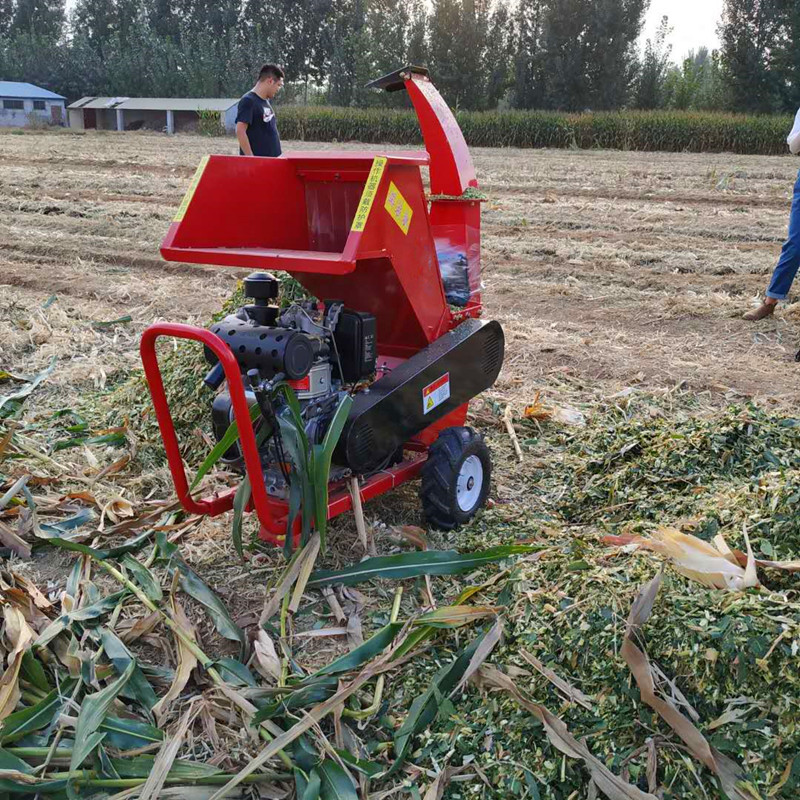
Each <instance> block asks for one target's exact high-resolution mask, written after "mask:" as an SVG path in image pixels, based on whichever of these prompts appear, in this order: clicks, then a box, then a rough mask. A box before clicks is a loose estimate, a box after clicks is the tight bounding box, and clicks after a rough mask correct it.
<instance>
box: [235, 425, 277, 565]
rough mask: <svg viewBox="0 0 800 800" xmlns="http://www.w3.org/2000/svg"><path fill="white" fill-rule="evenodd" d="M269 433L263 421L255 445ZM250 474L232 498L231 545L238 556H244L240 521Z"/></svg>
mask: <svg viewBox="0 0 800 800" xmlns="http://www.w3.org/2000/svg"><path fill="white" fill-rule="evenodd" d="M270 433H271V427H270V426H268V425H267V424H266V422H264V423H263V424H262V425H261V427H260V428H259V429H258V431H257V433H256V446H257V447H261V446H262V445H263V444H264V442H265V441H266V440H267V438H268V436H269V434H270ZM250 494H251V487H250V476H249V475H245V476H244V478H242V482H241V483H240V484H239V486H238V488H237V489H236V494H235V495H234V498H233V526H232V528H231V536H232V537H233V546H234V548H235V549H236V552H237V553H238V555H239V558H242V559H243V558H244V549H243V547H242V523H243V522H244V512H245V509H246V508H247V504H248V503H249V502H250Z"/></svg>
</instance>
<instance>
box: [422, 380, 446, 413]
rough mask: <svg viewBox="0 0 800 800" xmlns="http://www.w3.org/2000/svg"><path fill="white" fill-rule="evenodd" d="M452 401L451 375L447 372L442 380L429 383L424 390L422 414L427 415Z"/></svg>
mask: <svg viewBox="0 0 800 800" xmlns="http://www.w3.org/2000/svg"><path fill="white" fill-rule="evenodd" d="M449 399H450V373H449V372H445V374H444V375H442V377H441V378H437V379H436V380H435V381H434V382H433V383H429V384H428V385H427V386H426V387H425V388H424V389H423V390H422V413H423V414H427V413H429V412H431V411H433V409H434V408H436V406H440V405H441V404H442V403H444V401H445V400H449Z"/></svg>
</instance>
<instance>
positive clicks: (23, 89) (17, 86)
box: [0, 81, 66, 100]
mask: <svg viewBox="0 0 800 800" xmlns="http://www.w3.org/2000/svg"><path fill="white" fill-rule="evenodd" d="M0 97H21V98H23V99H25V100H30V99H34V100H66V98H65V97H64V96H63V95H60V94H56V93H55V92H51V91H48V90H47V89H42V87H41V86H34V85H33V84H32V83H17V82H16V81H0Z"/></svg>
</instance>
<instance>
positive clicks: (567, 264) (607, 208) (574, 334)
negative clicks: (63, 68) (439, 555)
mask: <svg viewBox="0 0 800 800" xmlns="http://www.w3.org/2000/svg"><path fill="white" fill-rule="evenodd" d="M284 146H285V149H287V150H288V149H293V148H303V149H317V148H326V149H330V148H333V147H336V148H346V149H365V148H359V146H358V145H316V144H313V143H305V142H304V143H299V142H286V143H285V145H284ZM369 149H371V150H378V151H380V150H384V149H395V148H393V147H391V146H387V147H385V148H383V147H373V146H369ZM233 152H234V145H233V143H232V141H230V140H223V139H214V138H204V137H199V136H177V137H166V136H163V135H160V134H149V133H125V134H117V133H86V134H82V135H75V134H71V133H68V132H61V133H35V134H34V133H30V134H28V133H25V134H20V135H14V134H13V133H2V134H0V374H2V372H3V371H7V372H10V373H13V374H17V375H19V374H24V375H33V374H35V373H38V372H40V371H41V370H43V369H44V368H45V367H47V366H48V365H49V364H50V363H51V361H52V359H53V358H55V367H54V370H53V372H52V374H51V375H50V376H49V377H48V378H47V379H46V381H44V382H43V383H42V384H41V386H39V387H38V388H37V389H36V391H35V394H34V395H32V397H31V398H29V400H28V401H26V405H25V413H24V419H25V421H26V422H27V423H29V425H30V424H31V423H32V427H30V431H31V433H30V434H29V435H30V439H29V442H30V443H31V444H32V445H33V444H35V442H36V424H37V421H38V420H40V419H42V420H43V419H44V418H45V417H47V416H52V414H53V412H56V411H59V410H61V409H74V408H77V407H79V406H80V404H81V401H82V399H83V398H85V397H86V396H89V395H94V394H96V393H97V392H98V390H103V389H104V388H107V389H111V388H113V387H114V386H115V385H118V384H120V383H122V382H123V381H124V380H125V379H126V378H127V377H128V376H129V375H130V374H131V372H132V371H133V370H136V369H138V368H139V366H140V361H139V355H138V341H139V337H140V335H141V332H142V331H143V330H144V328H145V327H146V326H147V325H149V324H150V323H152V322H153V321H154V320H156V319H163V320H168V321H177V322H187V323H195V324H200V325H203V324H205V323H206V322H207V320H208V319H209V317H210V316H211V315H212V314H213V313H215V312H217V311H218V310H219V308H220V305H221V303H222V302H223V300H224V299H225V298H226V297H228V296H229V295H230V294H231V293H232V291H233V290H234V287H235V284H236V281H237V279H239V278H241V277H243V276H244V275H245V274H247V271H246V270H234V269H224V268H219V269H214V268H202V267H195V266H189V265H182V264H170V263H166V262H164V261H163V260H162V259H161V257H160V255H159V252H158V249H159V245H160V242H161V240H162V238H163V236H164V235H165V233H166V231H167V228H168V225H169V222H170V220H171V219H172V217H173V215H174V213H175V209H176V207H177V206H178V204H179V203H180V199H181V197H182V195H183V193H184V191H185V189H186V187H187V185H188V183H189V180H190V178H191V176H192V174H193V173H194V170H195V167H196V165H197V163H198V161H199V160H200V158H201V156H202V155H203V154H205V153H228V154H230V153H233ZM473 157H474V159H475V161H476V165H477V171H478V176H479V181H480V185H481V189H482V190H483V191H484V192H485V193H486V195H487V201H486V203H485V204H484V207H483V222H482V233H483V246H482V258H483V265H484V281H485V292H484V302H485V307H486V313H485V316H486V317H487V318H490V319H491V318H494V319H498V320H499V321H500V322H501V323H502V324H503V326H504V329H505V333H506V361H505V365H504V368H503V371H502V373H501V377H500V379H499V381H498V383H497V385H496V386H495V387H494V388H493V389H492V391H491V392H489V393H487V396H488V398H489V399H490V400H496V401H497V402H498V403H499V404H500V405H501V406H503V405H505V404H510V405H511V406H512V407H513V408H514V410H515V412H516V413H517V414H519V413H520V412H521V410H522V408H523V406H524V405H526V404H527V403H529V402H531V401H532V400H533V399H534V397H535V396H536V395H537V392H540V393H541V394H542V395H543V396H544V397H545V398H547V400H548V402H552V403H553V404H556V405H559V404H562V405H563V404H567V403H568V404H570V405H574V406H579V407H582V408H583V407H586V408H588V407H590V406H591V405H592V403H593V402H595V401H598V400H599V399H600V398H608V397H611V396H614V395H615V394H617V393H619V392H624V390H626V389H627V388H628V387H631V386H636V387H638V388H640V389H642V390H643V391H654V392H659V391H661V390H664V389H673V388H675V387H676V386H682V387H683V388H685V389H687V390H689V391H690V392H691V393H692V394H693V395H694V394H696V395H697V397H698V398H702V405H703V406H704V407H712V406H717V407H718V406H721V405H723V404H724V403H725V402H727V401H729V400H741V399H743V398H745V397H754V398H756V399H757V400H759V401H761V402H764V403H767V404H774V405H775V406H777V407H779V408H781V409H782V408H790V407H791V406H792V405H793V403H794V401H795V399H796V396H797V392H796V389H795V386H796V380H797V375H798V371H800V365H798V364H796V363H795V361H794V354H795V351H796V350H797V348H798V347H800V303H796V304H792V303H790V304H788V305H785V306H783V307H782V308H781V309H780V310H779V311H778V313H777V314H776V315H775V318H774V319H771V320H768V321H765V322H762V323H758V324H755V325H754V324H752V323H746V322H744V321H742V320H741V319H740V317H741V314H742V313H743V312H744V311H746V310H747V309H748V308H750V307H751V306H752V305H753V304H755V303H756V302H757V299H758V295H759V293H760V292H763V290H764V288H765V286H766V283H767V281H768V279H769V274H770V272H771V270H772V267H773V265H774V263H775V260H776V258H777V255H778V253H779V251H780V246H781V243H782V241H783V238H784V236H785V231H786V224H787V219H788V210H789V202H790V197H791V190H792V185H793V182H794V179H795V166H796V165H795V163H794V162H793V161H791V160H790V159H789V158H780V157H756V156H751V157H745V156H733V155H726V154H721V155H698V154H664V153H626V152H612V151H565V150H513V149H480V148H478V149H474V150H473ZM126 317H130V321H123V322H119V323H117V324H112V325H104V324H101V325H98V323H109V322H112V321H114V320H120V319H123V320H124V318H126ZM7 386H8V384H6V385H4V386H2V388H0V394H4V393H5V392H6V387H7ZM16 386H17V384H14V388H16ZM122 412H123V414H124V409H123V410H122ZM88 422H89V423H90V426H91V427H92V428H93V429H96V428H97V427H99V426H100V425H101V423H100V421H98V420H89V421H88ZM473 424H476V425H477V426H478V427H481V428H482V429H483V430H486V432H487V433H488V434H489V440H490V444H491V445H492V448H493V453H494V458H495V463H496V466H497V469H496V473H495V480H494V489H493V497H494V499H495V501H496V503H497V507H496V513H499V512H498V509H499V510H500V511H501V512H502V515H503V517H504V519H505V521H507V522H509V523H514V522H515V520H518V522H519V531H518V534H519V535H523V534H524V532H525V531H524V528H523V526H524V524H525V523H526V522H527V520H530V519H532V518H533V517H535V515H536V514H537V513H539V512H541V510H542V506H541V504H539V505H537V503H539V500H537V498H536V497H535V496H533V493H532V492H530V491H529V486H531V485H532V482H533V481H534V479H535V477H534V476H535V475H537V474H538V473H537V470H541V469H543V468H546V466H547V465H546V462H544V461H542V462H540V461H538V460H537V458H538V456H539V455H542V454H540V453H538V452H537V450H536V446H535V445H531V447H532V448H533V449H532V451H531V452H532V456H533V457H532V458H531V457H529V456H526V458H528V461H527V465H528V466H527V468H526V471H523V470H517V469H516V468H515V467H516V464H515V462H514V461H513V452H512V450H511V446H510V443H509V441H508V438H507V437H506V434H505V431H504V429H503V426H502V424H500V423H499V421H498V420H497V418H496V417H495V418H494V419H493V418H492V416H491V414H488V413H486V408H485V407H481V406H480V405H478V408H477V412H476V415H475V416H474V418H473ZM95 432H96V431H95ZM523 445H525V442H523ZM48 452H49V456H47V457H46V458H49V459H50V461H49V462H48V461H47V460H46V459H45V460H44V461H40V466H41V467H42V473H43V474H50V475H52V474H55V473H57V469H56V467H58V465H61V467H62V468H63V469H62V472H61V475H62V477H61V478H60V479H59V481H56V483H55V484H54V485H53V487H52V488H48V485H47V484H44V485H43V487H41V488H40V487H38V486H37V489H36V492H35V493H34V494H35V495H36V497H37V500H38V499H39V498H40V497H42V496H44V497H45V501H46V502H47V496H48V493H49V496H50V499H51V500H52V498H53V497H55V498H58V495H63V493H65V492H67V491H76V490H79V489H83V488H86V486H87V485H88V486H89V488H90V489H91V491H93V492H95V494H97V500H98V502H97V505H98V507H109V504H112V505H111V506H110V508H111V509H112V511H113V509H114V508H116V510H117V511H119V510H120V509H122V508H124V503H125V501H126V500H127V499H130V500H131V501H134V502H135V503H136V504H137V513H138V511H140V510H141V508H142V507H143V506H142V505H141V504H142V503H144V502H145V501H154V500H166V499H168V498H169V495H170V491H171V489H170V486H171V484H170V482H169V478H168V473H167V471H166V469H165V468H160V469H157V470H154V471H153V472H152V473H142V474H136V475H134V476H129V475H127V474H125V473H120V474H119V475H117V476H116V477H115V476H113V475H112V476H111V477H110V478H109V479H107V480H104V481H102V482H100V483H97V484H94V483H92V480H91V478H87V477H86V476H87V475H91V474H93V473H94V474H96V472H97V470H98V469H100V468H102V467H104V466H108V465H109V464H111V463H113V462H114V459H117V458H119V457H120V455H121V453H122V452H124V451H117V450H115V449H114V448H108V449H107V451H105V450H104V451H100V450H90V449H89V448H83V449H80V448H74V449H65V450H62V451H52V450H51V451H48ZM93 459H94V461H95V462H98V463H94V464H92V460H93ZM87 462H88V466H87ZM54 464H55V467H54V466H53V465H54ZM70 474H74V475H76V476H77V477H76V478H75V481H74V485H69V481H68V480H66V477H65V476H66V475H70ZM81 475H82V476H83V477H81ZM415 494H416V487H404V488H403V489H402V490H401V491H399V492H397V493H394V494H392V495H390V496H387V497H386V498H381V499H380V500H378V501H375V502H373V503H371V504H370V505H369V506H368V507H367V509H366V511H367V516H368V521H369V522H371V523H378V527H379V534H380V535H379V537H378V549H379V551H381V552H386V549H387V548H388V547H390V546H391V545H390V543H391V537H390V536H389V535H388V533H387V532H390V529H391V526H392V525H398V524H403V523H409V522H410V523H413V524H419V523H420V521H421V520H420V518H419V505H418V501H417V499H416V497H415ZM115 498H117V500H119V502H118V503H117V500H115ZM53 502H55V501H53ZM114 503H117V505H116V506H115V505H113V504H114ZM229 516H230V515H225V517H222V518H219V519H216V520H209V519H205V520H203V521H201V522H199V523H197V524H194V525H193V526H192V527H191V528H189V529H188V530H187V531H186V532H185V535H183V534H181V535H179V536H178V534H176V536H178V541H179V544H180V546H181V550H182V553H183V554H184V556H185V558H186V559H187V561H189V563H191V564H192V565H193V566H194V567H195V568H196V569H197V570H198V571H199V572H200V573H201V575H202V576H203V577H204V578H205V579H206V580H207V581H208V583H209V584H210V585H211V586H212V587H213V588H214V589H215V590H216V591H217V592H218V593H219V594H220V596H221V597H222V599H223V600H224V602H225V603H226V604H227V605H228V607H229V608H230V609H231V613H232V615H233V616H234V617H235V618H236V619H237V620H238V621H240V622H241V623H242V624H243V625H244V624H246V621H247V616H248V614H250V615H252V612H253V609H254V608H255V609H256V611H257V610H258V609H259V608H260V605H261V601H262V598H263V582H264V581H265V580H266V579H267V578H268V577H269V576H270V575H272V574H273V573H274V572H275V571H276V570H278V569H280V568H281V564H280V562H279V559H278V558H276V559H274V560H273V561H270V560H268V559H267V560H264V561H262V562H261V563H260V564H256V565H255V566H256V572H253V565H252V564H248V565H247V566H245V567H243V566H242V563H241V561H240V560H239V559H238V558H237V557H236V555H235V553H234V551H233V548H232V546H231V542H230V532H229V531H230V519H229ZM121 518H122V519H124V515H123V516H122V517H121ZM112 521H113V520H112ZM335 532H336V533H337V536H338V541H340V542H341V544H340V545H336V546H335V547H334V549H333V552H331V553H329V555H328V558H327V563H325V565H324V566H326V567H336V566H340V565H343V564H345V563H351V562H352V561H353V560H357V558H359V557H360V555H361V553H360V552H358V551H357V545H356V544H355V543H356V541H357V540H356V534H355V528H354V524H353V522H352V518H351V517H350V515H346V518H342V519H341V520H337V521H336V525H335ZM543 535H545V534H543ZM381 537H383V538H381ZM332 538H333V539H334V540H335V541H337V537H332ZM431 541H432V543H433V544H434V545H436V546H440V547H441V546H453V545H454V544H457V540H456V539H454V538H453V536H451V535H448V536H446V535H441V536H439V535H436V534H432V538H431ZM69 562H70V558H69V557H68V555H67V554H62V553H60V552H48V553H47V554H45V555H40V556H38V557H37V558H36V560H35V564H34V565H33V566H31V567H29V569H30V570H31V571H32V572H33V574H34V577H35V579H36V581H37V583H39V585H41V586H42V587H43V589H44V588H45V587H46V588H48V589H50V590H51V591H54V590H55V589H56V588H57V587H58V586H59V585H61V584H63V581H64V580H65V576H66V565H67V564H68V563H69ZM377 591H378V593H379V594H377V595H373V596H370V597H368V598H367V599H366V603H367V608H368V609H371V610H372V611H374V612H376V614H377V613H378V612H379V611H380V609H384V610H385V608H386V607H387V603H390V602H391V593H390V591H389V590H388V589H387V590H385V591H384V590H383V589H382V588H381V589H379V590H377ZM190 611H191V609H190ZM317 613H318V609H317V608H316V607H315V608H314V610H313V611H312V614H313V615H317ZM320 613H321V612H320ZM376 618H377V617H376ZM252 621H253V620H250V622H252ZM369 625H370V622H369V620H368V615H367V614H365V627H369ZM200 634H201V638H202V639H203V640H205V641H206V642H210V643H211V644H210V646H211V649H212V650H214V648H219V649H220V650H222V649H224V643H221V642H219V641H218V640H215V639H214V634H213V628H212V626H211V625H210V624H209V623H208V621H206V622H205V623H202V627H201V631H200ZM313 649H314V645H313V644H311V645H308V646H306V649H305V650H304V651H303V653H302V655H303V656H308V658H309V659H312V658H313ZM706 796H707V795H706Z"/></svg>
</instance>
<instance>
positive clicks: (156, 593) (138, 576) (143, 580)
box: [121, 553, 164, 603]
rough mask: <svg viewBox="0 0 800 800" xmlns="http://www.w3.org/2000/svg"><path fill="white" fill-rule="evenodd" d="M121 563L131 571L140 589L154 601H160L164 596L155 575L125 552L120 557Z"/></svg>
mask: <svg viewBox="0 0 800 800" xmlns="http://www.w3.org/2000/svg"><path fill="white" fill-rule="evenodd" d="M121 563H122V565H123V566H124V567H125V568H126V569H127V570H129V571H130V572H131V574H132V575H133V577H134V580H135V582H136V583H138V584H139V586H140V587H141V589H142V591H143V592H144V593H145V594H146V595H147V597H148V598H149V599H150V600H152V601H153V602H154V603H160V602H161V600H162V598H163V597H164V594H163V592H162V591H161V584H160V583H159V582H158V579H157V578H156V576H155V575H153V573H152V572H151V571H150V570H149V569H148V568H147V567H146V566H145V565H144V564H142V563H141V562H140V561H137V560H136V559H135V558H134V557H133V556H132V555H130V554H129V553H126V554H125V555H124V556H123V557H122V562H121Z"/></svg>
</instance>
